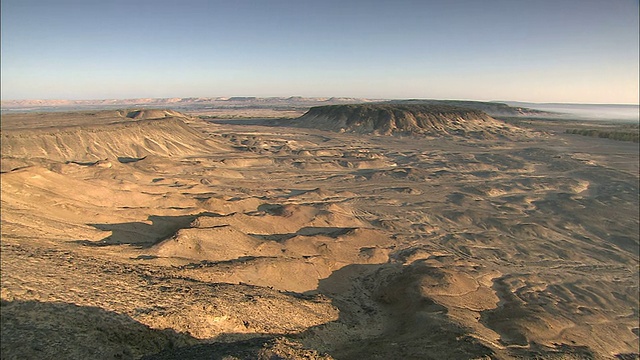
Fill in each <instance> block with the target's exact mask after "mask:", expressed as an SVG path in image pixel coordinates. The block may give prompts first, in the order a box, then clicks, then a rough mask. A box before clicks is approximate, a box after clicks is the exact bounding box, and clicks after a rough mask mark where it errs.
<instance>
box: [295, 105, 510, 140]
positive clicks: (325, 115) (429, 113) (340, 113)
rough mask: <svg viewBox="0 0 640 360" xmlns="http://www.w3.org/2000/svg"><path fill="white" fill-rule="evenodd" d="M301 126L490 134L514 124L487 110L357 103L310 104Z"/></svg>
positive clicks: (505, 130) (506, 130)
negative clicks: (492, 114)
mask: <svg viewBox="0 0 640 360" xmlns="http://www.w3.org/2000/svg"><path fill="white" fill-rule="evenodd" d="M296 124H297V125H298V126H301V127H309V128H317V129H322V130H332V131H340V132H353V133H363V134H378V135H393V134H424V135H432V136H442V135H458V136H473V137H491V136H493V135H498V134H506V133H509V132H510V131H511V130H512V127H511V126H509V125H507V124H506V123H504V122H502V121H499V120H496V119H494V118H492V117H490V116H489V115H487V114H486V113H484V112H482V111H479V110H473V109H468V108H462V107H455V106H448V105H439V104H438V105H435V104H358V105H332V106H318V107H313V108H311V109H310V110H309V111H308V112H307V113H306V114H304V115H303V116H302V117H300V118H298V120H297V122H296Z"/></svg>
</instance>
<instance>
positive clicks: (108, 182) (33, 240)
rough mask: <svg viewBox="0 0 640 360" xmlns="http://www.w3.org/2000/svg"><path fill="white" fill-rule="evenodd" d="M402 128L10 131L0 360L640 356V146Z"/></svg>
mask: <svg viewBox="0 0 640 360" xmlns="http://www.w3.org/2000/svg"><path fill="white" fill-rule="evenodd" d="M237 101H241V100H237ZM385 106H387V105H385ZM394 106H396V105H394ZM403 106H404V105H403ZM420 106H423V105H420ZM398 109H400V108H397V107H393V108H387V107H383V108H377V107H364V108H363V107H346V108H345V107H336V108H330V109H327V108H319V109H318V110H313V109H312V110H311V111H310V112H309V113H308V114H307V115H305V117H303V118H301V119H299V120H297V121H299V122H300V123H301V124H302V125H304V126H305V127H298V126H295V127H287V126H285V123H284V122H280V123H268V122H264V123H259V122H256V123H250V124H242V123H238V124H230V123H218V124H213V123H208V122H204V121H200V120H199V119H197V118H190V117H188V116H185V115H182V114H180V113H176V112H172V111H167V110H157V111H156V110H144V111H134V110H120V111H106V112H78V113H71V114H65V113H57V114H31V115H25V114H20V115H18V114H16V115H3V124H2V174H1V175H0V177H1V181H2V187H1V190H2V197H1V198H0V199H1V201H2V219H1V225H2V226H1V235H2V236H1V238H0V239H1V245H2V251H1V252H0V256H1V257H2V258H1V260H2V263H1V265H2V272H1V273H0V275H1V276H2V291H1V296H2V307H1V310H2V319H3V320H2V338H3V341H2V357H3V358H5V357H6V358H8V359H12V358H25V357H26V358H47V357H49V358H51V357H54V356H63V357H65V356H66V357H99V356H100V354H103V355H104V354H106V355H105V356H108V357H111V356H114V357H118V356H119V357H121V358H139V357H144V358H149V359H152V358H158V359H172V358H202V357H206V356H218V357H220V358H224V357H225V356H235V357H236V358H243V357H244V358H247V357H248V358H256V357H258V356H265V357H268V356H276V355H277V356H281V357H282V358H310V359H319V358H324V359H327V358H331V357H333V358H336V359H362V358H384V359H408V358H416V359H417V358H434V359H440V358H442V359H445V358H456V359H458V358H459V359H474V358H476V359H477V358H492V359H510V358H542V359H546V358H549V359H556V358H560V359H562V358H567V359H574V358H594V359H608V358H623V359H624V358H634V357H637V354H638V352H639V349H638V313H639V312H638V303H639V299H638V291H637V290H638V273H637V264H638V247H639V246H640V245H639V244H640V240H639V238H638V226H639V220H638V215H637V214H638V212H639V209H640V207H639V204H638V197H637V194H638V169H637V163H638V153H637V147H634V144H626V143H619V142H613V141H611V142H608V143H598V144H599V145H598V146H597V147H593V146H592V143H590V142H591V141H610V140H608V139H590V138H583V137H572V136H570V135H566V134H563V132H561V131H558V132H557V133H553V132H547V133H546V134H547V135H544V136H541V135H540V134H543V133H544V131H547V130H548V129H546V128H544V129H542V128H531V129H525V128H516V127H515V126H513V125H510V124H507V123H504V122H501V121H499V120H495V119H493V118H490V117H488V115H486V114H483V113H480V112H477V111H474V110H469V109H464V110H459V109H450V108H446V109H444V108H443V110H442V112H441V113H440V114H439V115H428V116H427V115H426V114H425V113H422V112H419V111H417V110H415V109H416V108H412V109H413V110H410V109H408V108H406V109H405V108H402V109H401V111H400V110H398ZM398 111H400V112H398ZM421 111H422V110H421ZM429 111H430V112H433V108H430V110H429ZM291 123H292V122H289V124H291ZM294 123H295V121H294ZM269 124H270V126H265V125H269ZM554 126H558V125H557V123H554ZM314 127H319V128H321V129H325V130H318V129H314ZM341 129H344V131H343V132H340V130H341ZM326 130H331V131H326ZM378 135H397V136H378ZM406 135H410V136H406ZM623 155H624V158H625V159H627V160H628V161H625V162H622V161H619V159H620V157H621V156H623ZM96 349H104V350H101V351H102V352H97V350H96Z"/></svg>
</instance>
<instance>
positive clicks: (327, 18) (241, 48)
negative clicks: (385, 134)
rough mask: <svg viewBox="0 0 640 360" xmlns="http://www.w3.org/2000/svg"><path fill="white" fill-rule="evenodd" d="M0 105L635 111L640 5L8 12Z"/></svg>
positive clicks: (427, 1) (453, 1) (101, 7)
mask: <svg viewBox="0 0 640 360" xmlns="http://www.w3.org/2000/svg"><path fill="white" fill-rule="evenodd" d="M0 4H1V10H2V11H1V17H2V19H1V20H2V21H1V23H0V25H1V37H2V42H1V71H2V74H1V75H2V78H1V79H2V81H1V85H2V89H1V97H2V100H18V99H110V98H114V99H122V98H165V97H218V96H259V97H267V96H306V97H332V96H336V97H358V98H373V99H400V98H429V99H468V100H512V101H529V102H571V103H628V104H637V103H638V102H639V84H638V82H639V70H638V68H639V65H638V64H639V43H640V40H639V35H638V33H639V25H638V17H639V15H638V14H639V1H638V0H597V1H595V0H551V1H549V0H536V1H527V0H483V1H478V0H439V1H435V0H434V1H431V0H388V1H383V0H379V1H376V0H367V1H364V0H352V1H349V0H339V1H335V0H316V1H306V0H290V1H285V0H268V1H267V0H254V1H246V0H235V1H234V0H228V1H216V0H208V1H206V0H175V1H173V0H100V1H93V0H2V1H1V3H0Z"/></svg>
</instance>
